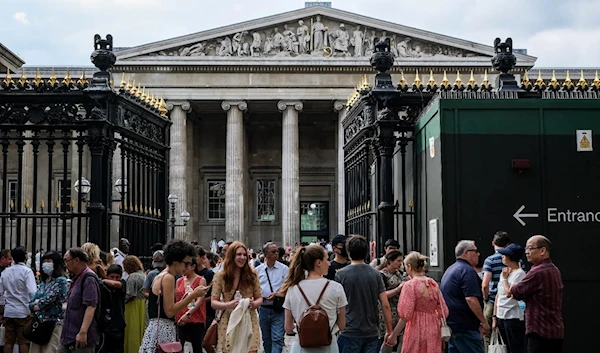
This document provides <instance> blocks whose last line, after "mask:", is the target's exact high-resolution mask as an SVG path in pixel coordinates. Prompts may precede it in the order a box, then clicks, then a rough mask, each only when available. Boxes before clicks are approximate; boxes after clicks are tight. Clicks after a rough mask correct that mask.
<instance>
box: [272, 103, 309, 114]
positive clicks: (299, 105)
mask: <svg viewBox="0 0 600 353" xmlns="http://www.w3.org/2000/svg"><path fill="white" fill-rule="evenodd" d="M288 107H293V108H294V109H295V110H296V111H298V112H301V111H302V109H304V104H303V103H302V102H301V101H279V102H277V109H279V110H280V111H284V110H286V109H287V108H288Z"/></svg>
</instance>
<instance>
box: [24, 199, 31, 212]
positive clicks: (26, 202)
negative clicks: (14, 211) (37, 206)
mask: <svg viewBox="0 0 600 353" xmlns="http://www.w3.org/2000/svg"><path fill="white" fill-rule="evenodd" d="M30 206H31V205H30V204H29V200H25V209H26V210H28V209H29V207H30Z"/></svg>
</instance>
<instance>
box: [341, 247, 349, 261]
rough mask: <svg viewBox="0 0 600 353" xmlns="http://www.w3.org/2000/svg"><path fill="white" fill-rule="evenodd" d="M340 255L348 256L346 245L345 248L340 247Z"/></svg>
mask: <svg viewBox="0 0 600 353" xmlns="http://www.w3.org/2000/svg"><path fill="white" fill-rule="evenodd" d="M340 255H341V256H342V257H345V258H348V253H347V252H346V247H344V249H340Z"/></svg>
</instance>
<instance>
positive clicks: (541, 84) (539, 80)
mask: <svg viewBox="0 0 600 353" xmlns="http://www.w3.org/2000/svg"><path fill="white" fill-rule="evenodd" d="M533 86H534V87H535V89H536V90H538V91H542V90H544V89H545V88H546V83H545V82H544V79H543V78H542V71H541V70H538V77H537V80H535V83H534V85H533Z"/></svg>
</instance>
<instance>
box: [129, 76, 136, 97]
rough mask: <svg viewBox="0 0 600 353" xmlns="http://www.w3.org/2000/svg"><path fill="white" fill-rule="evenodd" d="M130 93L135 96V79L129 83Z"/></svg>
mask: <svg viewBox="0 0 600 353" xmlns="http://www.w3.org/2000/svg"><path fill="white" fill-rule="evenodd" d="M130 92H131V95H132V96H135V94H136V93H137V88H135V79H133V82H132V83H131V90H130Z"/></svg>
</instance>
